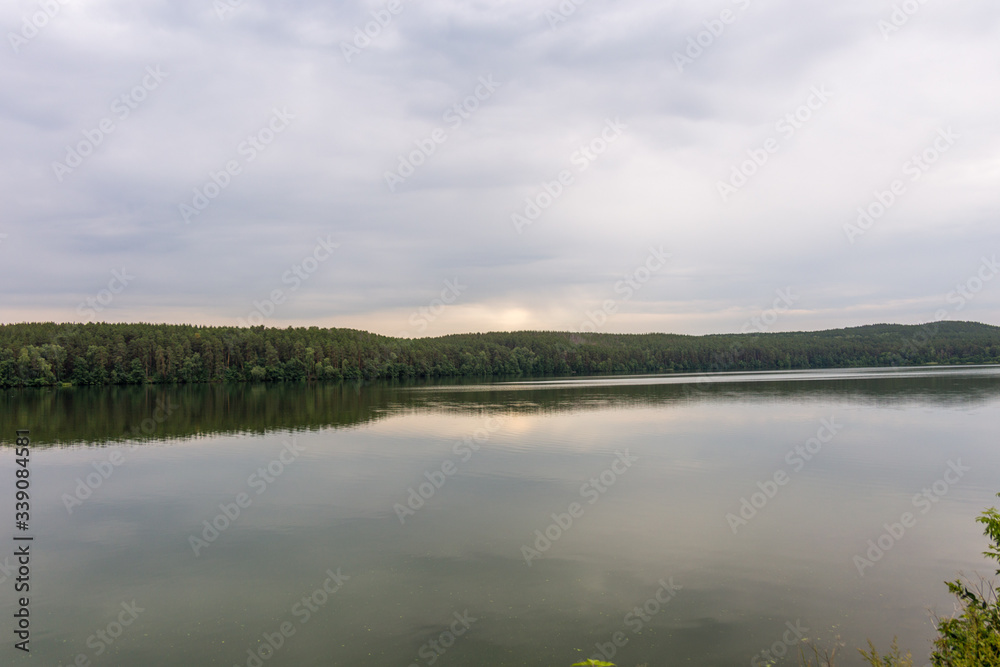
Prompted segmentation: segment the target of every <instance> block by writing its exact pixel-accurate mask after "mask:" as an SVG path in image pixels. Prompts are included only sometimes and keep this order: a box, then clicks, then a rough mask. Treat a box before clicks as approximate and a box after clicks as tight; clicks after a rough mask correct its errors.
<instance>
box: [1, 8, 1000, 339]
mask: <svg viewBox="0 0 1000 667" xmlns="http://www.w3.org/2000/svg"><path fill="white" fill-rule="evenodd" d="M0 30H2V32H3V33H4V35H5V38H4V44H2V45H0V127H2V131H0V202H2V207H0V322H2V323H12V322H24V321H56V322H91V321H107V322H140V321H141V322H162V323H192V324H202V325H221V326H251V325H260V324H264V325H266V326H269V327H282V328H283V327H288V326H313V325H315V326H321V327H349V328H357V329H364V330H368V331H373V332H376V333H380V334H384V335H392V336H408V337H419V336H436V335H444V334H450V333H461V332H480V331H509V330H525V329H531V330H571V331H601V332H609V333H610V332H628V333H645V332H672V333H684V334H708V333H728V332H739V331H799V330H817V329H828V328H837V327H843V326H857V325H863V324H873V323H881V322H894V323H904V324H915V323H922V322H928V321H936V320H942V319H947V320H973V321H980V322H986V323H990V324H994V325H1000V266H998V265H997V264H996V258H997V255H998V254H1000V224H998V217H997V213H998V210H1000V187H998V185H1000V123H998V121H997V119H998V118H1000V5H998V4H997V3H990V2H954V1H952V2H943V1H938V0H907V1H906V2H896V3H893V2H889V1H888V0H864V1H863V2H862V1H843V2H829V1H825V2H819V1H817V0H772V1H765V0H717V1H712V2H670V1H658V2H650V1H649V0H644V1H637V0H564V1H563V2H559V1H558V0H530V1H529V0H524V1H521V0H466V1H463V2H458V1H451V0H425V1H423V2H420V3H417V2H415V1H413V0H378V1H375V2H358V1H347V2H317V1H313V0H287V1H278V2H264V1H263V0H214V1H213V0H198V1H194V0H143V1H141V2H134V1H130V2H125V1H124V0H92V1H84V0H42V1H39V0H34V1H29V0H8V1H7V2H4V3H3V4H2V6H0Z"/></svg>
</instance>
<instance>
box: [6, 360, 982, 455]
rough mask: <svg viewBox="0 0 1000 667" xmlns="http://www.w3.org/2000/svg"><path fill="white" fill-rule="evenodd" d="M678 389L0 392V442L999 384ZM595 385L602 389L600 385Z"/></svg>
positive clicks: (350, 386)
mask: <svg viewBox="0 0 1000 667" xmlns="http://www.w3.org/2000/svg"><path fill="white" fill-rule="evenodd" d="M705 378H706V376H698V377H692V378H691V382H688V383H683V384H617V385H616V384H602V383H598V384H591V385H587V384H582V385H581V386H573V385H566V384H558V385H555V386H541V385H538V384H528V385H525V384H515V385H505V384H503V383H497V384H493V385H489V384H487V385H483V384H475V385H470V384H469V383H468V382H448V381H437V382H371V383H365V384H358V383H329V384H324V383H319V384H305V383H286V384H268V385H249V384H212V385H147V386H140V387H132V386H121V387H117V386H116V387H93V388H91V387H80V388H59V389H53V388H45V389H21V390H3V391H0V434H11V435H12V434H13V433H14V431H15V430H16V429H18V428H30V429H31V435H32V440H33V442H35V443H36V444H41V445H44V444H51V445H73V444H96V443H108V442H116V441H121V440H126V439H128V440H137V441H161V440H170V439H176V438H187V437H191V436H198V435H209V434H225V433H231V434H235V433H258V434H259V433H266V432H270V431H278V430H318V429H322V428H329V427H341V426H351V425H355V424H364V423H367V422H371V421H374V420H378V419H383V418H385V417H387V416H389V415H391V414H394V413H397V412H401V411H411V410H418V411H433V412H458V413H483V412H503V413H517V414H538V413H544V412H564V411H579V410H602V409H612V408H616V409H617V408H623V407H624V408H627V407H649V406H665V407H680V406H684V405H689V404H692V403H697V402H701V401H711V402H728V401H732V402H736V401H739V402H757V401H760V402H780V401H796V402H803V401H824V402H830V401H850V402H852V403H861V404H871V405H899V404H903V403H907V402H920V403H925V404H929V405H939V406H949V405H976V404H982V403H985V402H987V401H991V400H995V399H996V398H997V397H998V396H1000V376H969V375H944V374H942V375H940V376H935V375H930V376H919V377H898V378H895V377H894V378H884V377H882V378H872V379H822V380H809V381H791V380H772V381H767V382H721V381H718V382H706V381H705ZM602 382H608V380H603V381H602Z"/></svg>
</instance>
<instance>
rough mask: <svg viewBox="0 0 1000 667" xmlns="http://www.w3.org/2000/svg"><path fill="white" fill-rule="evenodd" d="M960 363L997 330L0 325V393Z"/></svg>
mask: <svg viewBox="0 0 1000 667" xmlns="http://www.w3.org/2000/svg"><path fill="white" fill-rule="evenodd" d="M970 363H976V364H982V363H1000V327H994V326H988V325H984V324H977V323H972V322H939V323H935V324H925V325H917V326H905V325H888V324H880V325H872V326H865V327H856V328H851V329H836V330H831V331H819V332H809V333H775V334H741V335H717V336H680V335H674V334H641V335H639V334H597V333H584V334H575V333H560V332H532V331H524V332H515V333H489V334H462V335H455V336H444V337H441V338H422V339H401V338H389V337H386V336H379V335H376V334H371V333H367V332H364V331H356V330H352V329H320V328H318V327H310V328H298V329H294V328H288V329H267V328H264V327H254V328H249V329H243V328H234V327H196V326H182V325H159V324H103V323H96V324H83V325H79V324H54V323H30V324H11V325H2V326H0V387H21V386H50V385H56V384H64V383H68V384H73V385H106V384H144V383H205V382H300V381H341V380H362V379H386V378H428V377H458V376H469V377H473V376H475V377H487V376H506V377H517V376H529V375H530V376H538V375H570V374H600V373H669V372H704V371H708V372H713V371H739V370H778V369H806V368H847V367H864V366H905V365H923V364H970Z"/></svg>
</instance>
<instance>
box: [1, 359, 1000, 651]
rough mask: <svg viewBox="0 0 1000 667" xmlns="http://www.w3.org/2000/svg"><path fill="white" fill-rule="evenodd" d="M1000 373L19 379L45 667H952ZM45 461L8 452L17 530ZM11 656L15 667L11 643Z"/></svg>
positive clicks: (7, 605) (995, 473)
mask: <svg viewBox="0 0 1000 667" xmlns="http://www.w3.org/2000/svg"><path fill="white" fill-rule="evenodd" d="M998 424H1000V368H997V367H960V368H948V367H943V368H931V369H928V368H921V369H865V370H850V371H844V370H834V371H807V372H774V373H741V374H722V375H713V376H651V377H647V376H643V377H599V378H571V379H557V380H539V381H530V382H525V381H518V382H495V383H469V382H450V383H449V382H425V383H411V384H398V383H397V384H392V383H373V384H365V385H337V384H329V385H280V386H277V385H272V386H264V385H259V386H251V385H227V386H219V385H212V386H162V387H161V386H149V387H138V388H136V387H111V388H66V389H46V390H42V389H30V390H29V389H25V390H19V391H4V392H0V439H2V441H3V442H4V443H6V444H13V440H14V436H15V431H16V430H17V429H30V435H31V438H32V451H31V464H30V466H31V467H30V470H31V476H30V479H31V502H32V508H31V509H32V511H31V523H30V526H31V528H30V534H31V535H32V536H33V537H34V541H33V542H32V543H31V553H32V557H31V582H30V586H31V590H30V613H31V616H30V618H31V643H30V645H31V649H32V650H31V655H30V657H28V656H26V655H24V654H22V652H20V651H16V650H14V649H13V648H12V646H11V644H12V642H11V641H10V638H11V636H12V635H11V634H10V632H11V630H12V629H13V627H14V619H13V613H14V611H15V609H16V606H15V604H14V593H13V585H14V582H13V579H14V577H15V576H16V575H15V573H14V571H13V569H12V563H13V557H12V556H10V555H9V554H11V553H12V552H13V549H12V548H4V550H3V552H0V559H2V558H3V557H4V556H6V557H7V558H8V560H7V561H2V560H0V565H2V566H3V569H2V571H0V577H2V578H3V581H2V583H0V586H2V588H3V591H4V593H3V596H2V597H0V601H2V604H0V612H2V614H0V615H2V617H3V618H4V619H6V620H4V621H3V628H2V630H3V632H4V636H5V637H7V638H8V639H7V640H5V646H4V648H3V651H4V653H5V654H6V655H13V658H14V659H13V664H14V665H27V664H39V665H60V666H62V665H71V664H79V665H109V666H111V665H113V666H119V665H120V666H138V665H142V666H146V667H149V666H155V665H178V666H180V665H185V666H186V665H224V666H226V667H230V666H233V665H240V666H249V667H253V666H257V667H260V666H261V665H269V666H270V665H295V666H298V667H304V666H311V665H317V666H318V665H324V666H332V665H344V666H347V665H352V666H354V665H379V666H388V665H395V666H399V667H409V666H414V665H415V666H425V665H426V666H429V665H440V666H444V667H447V666H448V665H518V666H522V665H530V666H535V665H537V666H539V667H541V666H545V667H568V666H569V665H570V664H571V663H573V662H577V661H579V660H582V659H585V658H588V657H592V656H593V657H601V655H602V654H603V655H607V656H609V657H610V659H611V661H612V662H614V663H616V664H618V665H621V666H624V667H633V666H635V665H640V664H643V663H648V664H649V665H650V667H657V666H660V665H663V666H668V665H690V666H698V665H752V664H761V662H762V660H763V658H764V654H763V653H762V651H765V650H766V651H769V652H770V655H771V656H772V657H773V658H774V659H775V660H776V661H777V662H778V664H787V665H793V664H797V663H796V660H794V659H793V656H792V653H793V652H797V650H798V649H797V645H798V642H799V641H800V639H802V638H808V639H810V640H814V641H819V642H820V643H821V644H823V645H833V642H835V641H836V638H837V637H839V638H840V639H841V640H842V641H843V642H844V643H846V647H845V648H844V649H842V654H843V656H844V660H843V661H842V662H840V663H838V664H843V665H857V664H861V663H860V661H859V659H858V657H857V652H856V650H855V648H856V647H859V646H864V645H865V642H866V640H867V639H868V638H871V639H872V640H874V641H875V642H876V643H877V644H879V645H880V646H881V647H886V648H887V647H888V644H889V642H891V640H892V637H893V636H894V635H897V636H898V637H899V639H900V643H901V645H903V646H904V647H907V648H910V649H912V650H913V651H914V652H915V654H917V655H918V658H919V659H918V661H917V663H916V664H918V665H923V664H925V663H926V662H927V661H926V656H927V654H928V653H929V648H930V642H931V640H932V639H933V637H934V634H935V633H934V627H933V620H932V616H931V614H932V613H937V614H939V615H948V614H950V613H952V611H953V608H954V607H953V600H952V598H951V596H950V595H949V594H948V592H947V589H946V587H945V585H944V583H943V582H944V581H945V580H951V579H954V578H956V577H957V576H958V574H959V572H960V571H961V572H965V573H967V574H970V575H971V574H973V573H975V572H976V571H979V572H983V573H992V569H990V568H989V564H988V562H987V561H986V560H985V559H984V558H983V557H982V556H981V552H982V551H984V549H985V548H986V539H985V538H984V537H983V535H982V530H981V526H980V525H979V524H977V523H975V518H976V516H978V514H979V513H980V512H981V511H982V510H983V509H985V508H986V507H988V506H990V505H995V504H996V503H997V499H996V498H995V494H996V493H997V492H998V491H1000V446H998V439H1000V432H998V429H997V425H998ZM15 470H16V463H15V454H14V450H13V448H12V447H4V448H3V450H2V458H0V498H3V499H4V500H3V504H2V507H3V508H4V512H5V513H6V514H5V516H7V517H8V520H7V521H4V527H3V534H2V537H3V539H4V540H5V543H6V544H8V545H10V544H12V542H11V537H12V536H13V533H14V532H15V530H14V522H13V516H12V515H13V514H14V507H13V503H14V501H13V498H14V492H15V490H14V482H15ZM8 664H10V663H8Z"/></svg>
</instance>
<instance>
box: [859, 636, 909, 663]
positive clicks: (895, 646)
mask: <svg viewBox="0 0 1000 667" xmlns="http://www.w3.org/2000/svg"><path fill="white" fill-rule="evenodd" d="M858 652H859V653H861V655H862V656H863V657H864V659H865V662H867V663H868V664H869V665H871V666H872V667H913V656H912V655H911V654H910V653H909V652H907V653H906V655H905V656H904V655H902V654H901V652H900V650H899V642H898V640H897V639H896V638H895V637H893V639H892V646H891V647H890V649H889V652H888V653H886V654H885V655H881V656H880V655H879V653H878V650H877V649H876V648H875V644H873V643H872V641H871V640H870V639H869V640H868V651H865V650H863V649H858Z"/></svg>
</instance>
